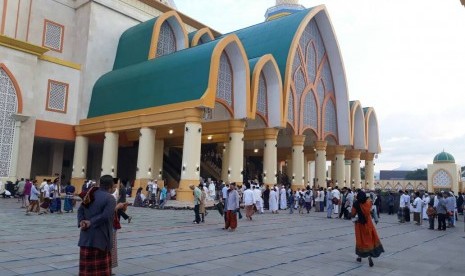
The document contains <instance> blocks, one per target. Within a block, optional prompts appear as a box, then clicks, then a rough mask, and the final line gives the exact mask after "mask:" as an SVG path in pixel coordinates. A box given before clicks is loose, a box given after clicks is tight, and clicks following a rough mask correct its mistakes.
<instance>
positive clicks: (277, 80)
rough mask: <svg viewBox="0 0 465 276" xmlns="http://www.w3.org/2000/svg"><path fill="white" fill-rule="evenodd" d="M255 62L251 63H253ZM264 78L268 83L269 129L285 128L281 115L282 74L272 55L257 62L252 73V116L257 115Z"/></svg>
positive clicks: (265, 56)
mask: <svg viewBox="0 0 465 276" xmlns="http://www.w3.org/2000/svg"><path fill="white" fill-rule="evenodd" d="M252 62H253V61H251V63H252ZM260 76H262V77H263V79H264V81H265V82H266V99H267V100H266V108H267V117H268V121H267V124H268V127H284V126H285V125H286V123H285V122H283V121H282V117H281V114H282V113H283V110H282V108H283V107H282V105H281V103H282V101H283V92H282V91H283V90H282V89H283V88H282V85H281V84H282V80H281V73H280V72H279V68H278V64H277V63H276V60H275V59H274V57H273V56H272V55H270V54H267V55H264V56H262V57H261V58H259V59H258V61H256V64H255V67H254V69H253V73H252V80H251V81H252V85H251V86H252V88H251V96H252V100H251V101H252V104H251V106H250V107H251V111H250V113H251V114H256V113H257V104H258V97H259V92H260V80H261V77H260Z"/></svg>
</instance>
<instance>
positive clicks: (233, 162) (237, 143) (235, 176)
mask: <svg viewBox="0 0 465 276" xmlns="http://www.w3.org/2000/svg"><path fill="white" fill-rule="evenodd" d="M244 128H245V122H244V121H230V122H229V131H230V133H229V168H228V169H229V182H236V184H238V185H242V180H243V170H244Z"/></svg>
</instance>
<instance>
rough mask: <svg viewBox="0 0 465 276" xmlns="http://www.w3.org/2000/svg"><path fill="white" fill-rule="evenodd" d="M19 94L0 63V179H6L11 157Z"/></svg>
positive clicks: (12, 79) (18, 107)
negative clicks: (14, 117) (14, 116)
mask: <svg viewBox="0 0 465 276" xmlns="http://www.w3.org/2000/svg"><path fill="white" fill-rule="evenodd" d="M20 98H21V94H20V90H19V86H18V84H17V82H16V80H15V78H14V77H13V75H12V74H11V72H10V71H9V70H8V68H7V67H6V66H5V65H4V64H3V63H0V106H1V109H0V155H1V156H2V157H1V159H0V177H8V176H9V174H10V169H11V161H12V157H13V144H14V140H15V130H16V129H15V120H14V119H13V115H14V114H16V113H20V112H19V110H20V106H21V109H22V103H20V100H19V99H20Z"/></svg>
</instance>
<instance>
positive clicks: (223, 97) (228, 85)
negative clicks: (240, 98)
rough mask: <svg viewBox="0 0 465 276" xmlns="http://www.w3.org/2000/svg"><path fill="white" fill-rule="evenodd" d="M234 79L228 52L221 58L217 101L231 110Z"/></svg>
mask: <svg viewBox="0 0 465 276" xmlns="http://www.w3.org/2000/svg"><path fill="white" fill-rule="evenodd" d="M233 79H234V76H233V70H232V66H231V61H230V60H229V57H228V55H227V54H226V52H223V53H222V54H221V58H220V70H219V74H218V85H217V89H216V99H217V101H218V100H219V102H221V103H223V104H225V105H226V107H227V108H228V109H230V110H233Z"/></svg>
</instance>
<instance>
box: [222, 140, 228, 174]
mask: <svg viewBox="0 0 465 276" xmlns="http://www.w3.org/2000/svg"><path fill="white" fill-rule="evenodd" d="M222 151H223V155H222V157H221V180H223V181H225V182H226V181H228V180H229V176H228V170H229V143H223V147H222Z"/></svg>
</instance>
